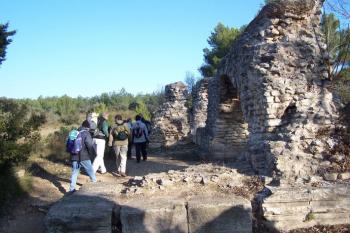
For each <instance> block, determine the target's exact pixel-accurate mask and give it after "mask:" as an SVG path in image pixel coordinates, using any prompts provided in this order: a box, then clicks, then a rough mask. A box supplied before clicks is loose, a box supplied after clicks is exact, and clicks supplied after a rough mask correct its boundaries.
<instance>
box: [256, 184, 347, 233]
mask: <svg viewBox="0 0 350 233" xmlns="http://www.w3.org/2000/svg"><path fill="white" fill-rule="evenodd" d="M271 191H272V195H271V196H269V197H267V198H266V199H264V201H263V203H262V211H263V216H264V218H265V219H266V224H267V225H268V226H270V228H273V229H277V230H292V229H297V228H308V227H311V226H314V225H336V224H348V223H349V222H350V186H349V185H348V184H331V185H329V186H327V187H307V186H302V187H293V188H292V187H289V188H282V187H280V188H273V189H271Z"/></svg>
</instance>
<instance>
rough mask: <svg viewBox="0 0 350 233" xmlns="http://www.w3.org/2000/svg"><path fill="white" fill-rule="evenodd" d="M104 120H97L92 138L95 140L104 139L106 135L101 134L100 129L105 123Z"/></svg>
mask: <svg viewBox="0 0 350 233" xmlns="http://www.w3.org/2000/svg"><path fill="white" fill-rule="evenodd" d="M105 120H106V119H104V118H103V117H99V118H98V119H97V126H96V127H95V129H94V130H93V131H94V135H93V137H95V138H106V137H107V135H105V134H104V133H103V130H102V127H103V122H105Z"/></svg>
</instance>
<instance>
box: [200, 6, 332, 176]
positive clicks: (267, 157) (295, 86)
mask: <svg viewBox="0 0 350 233" xmlns="http://www.w3.org/2000/svg"><path fill="white" fill-rule="evenodd" d="M321 6H322V3H321V1H317V0H307V1H305V0H284V1H278V2H275V3H272V4H269V5H267V6H265V7H264V8H263V9H262V10H261V12H260V14H259V15H258V16H257V17H256V18H255V19H254V20H253V21H252V22H251V23H250V24H249V25H248V27H247V28H246V30H245V31H244V33H243V34H242V35H241V36H240V37H239V38H238V39H237V40H236V41H235V42H234V44H233V47H232V49H231V51H230V53H229V54H228V55H227V56H226V57H225V58H224V59H223V61H222V63H221V65H220V68H219V69H218V72H217V76H216V78H215V79H213V80H212V82H213V84H211V85H209V106H208V120H207V125H206V130H205V131H206V132H205V133H206V138H207V140H202V142H201V147H202V148H203V149H204V150H206V151H207V152H208V153H209V155H211V154H213V155H212V156H213V157H215V156H216V154H217V151H219V153H220V154H223V156H220V157H235V156H236V155H239V154H241V152H242V151H244V150H246V156H247V157H248V158H249V161H250V162H251V164H252V165H253V167H254V169H255V170H256V172H258V173H259V174H264V175H270V176H274V177H275V178H277V179H279V180H281V179H284V180H285V179H290V180H292V181H294V180H297V179H298V178H301V179H309V178H310V176H312V175H315V174H316V173H317V170H318V168H319V165H320V163H321V161H322V156H321V153H320V152H322V151H323V150H324V148H323V146H322V145H325V146H326V145H327V138H326V140H324V141H323V142H324V144H323V143H319V141H318V139H317V134H318V132H319V130H321V129H324V128H334V127H335V122H336V120H337V117H338V116H337V110H336V106H335V103H334V101H333V95H332V93H330V92H329V91H328V89H327V79H328V76H327V69H326V65H325V64H324V62H323V55H324V54H325V44H324V43H323V39H322V37H323V36H322V34H321V32H320V27H319V25H320V16H321V13H322V12H321ZM248 132H249V133H248ZM315 146H316V147H318V148H317V153H316V154H314V153H313V152H312V151H313V149H312V147H315ZM325 146H324V147H325ZM237 147H238V150H237V149H236V148H237ZM244 147H245V148H244ZM241 148H242V150H240V149H241ZM230 151H231V152H230ZM237 151H239V153H237Z"/></svg>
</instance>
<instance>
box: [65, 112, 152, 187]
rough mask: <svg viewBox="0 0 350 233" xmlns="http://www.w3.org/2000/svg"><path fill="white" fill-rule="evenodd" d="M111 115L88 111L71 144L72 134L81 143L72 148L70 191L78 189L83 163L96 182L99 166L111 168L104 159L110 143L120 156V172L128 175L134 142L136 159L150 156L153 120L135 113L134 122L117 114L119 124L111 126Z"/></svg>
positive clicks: (117, 155)
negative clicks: (150, 135)
mask: <svg viewBox="0 0 350 233" xmlns="http://www.w3.org/2000/svg"><path fill="white" fill-rule="evenodd" d="M108 117H109V114H108V113H107V112H105V113H102V114H100V115H98V114H96V113H88V114H87V117H86V120H84V121H83V123H82V125H81V127H80V128H79V129H78V130H74V131H72V132H71V133H70V135H69V136H68V140H67V147H68V141H69V138H74V140H71V141H75V144H77V142H78V141H81V143H80V144H81V146H80V147H79V146H76V147H79V148H78V149H77V150H75V151H74V150H73V151H72V150H69V152H70V154H71V161H72V176H71V183H70V190H69V191H70V192H74V191H75V186H76V182H77V178H78V174H79V172H80V168H81V167H83V168H84V169H85V171H86V173H87V174H88V175H89V177H90V179H91V181H92V182H96V172H97V171H98V170H99V171H100V173H101V174H104V173H106V172H107V169H106V166H105V163H104V154H105V147H106V143H107V144H108V146H109V147H111V148H113V152H114V154H115V156H116V164H117V175H119V176H122V177H125V176H126V163H127V160H128V159H131V158H132V147H133V146H135V150H136V162H137V163H140V161H141V155H142V159H143V160H144V161H146V160H147V150H146V148H147V143H148V142H149V133H150V129H151V127H150V125H151V123H150V122H149V121H147V120H145V119H144V118H143V116H142V115H141V114H140V115H137V116H136V117H135V122H132V120H131V118H129V119H127V120H123V118H122V116H121V115H119V114H117V115H116V116H115V117H114V121H115V124H114V125H112V126H110V125H109V123H108ZM73 147H74V146H73ZM67 151H68V149H67ZM92 161H93V162H92Z"/></svg>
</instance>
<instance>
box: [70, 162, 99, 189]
mask: <svg viewBox="0 0 350 233" xmlns="http://www.w3.org/2000/svg"><path fill="white" fill-rule="evenodd" d="M81 167H83V168H84V169H85V171H86V173H87V174H88V175H89V177H90V180H91V182H96V176H95V172H94V170H93V168H92V165H91V161H90V160H84V161H80V162H78V161H72V176H71V179H70V187H69V191H74V190H75V186H76V184H77V179H78V175H79V172H80V168H81Z"/></svg>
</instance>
